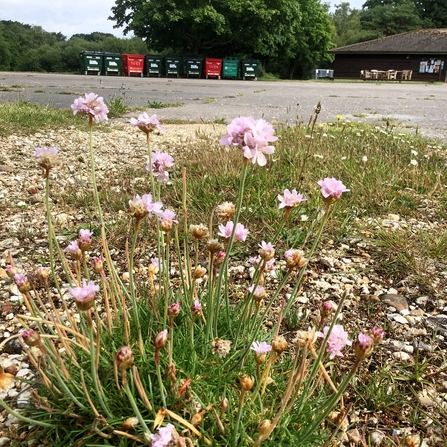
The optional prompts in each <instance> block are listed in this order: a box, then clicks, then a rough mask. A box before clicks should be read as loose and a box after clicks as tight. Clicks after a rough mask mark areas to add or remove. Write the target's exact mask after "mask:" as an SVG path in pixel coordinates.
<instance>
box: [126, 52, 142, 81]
mask: <svg viewBox="0 0 447 447" xmlns="http://www.w3.org/2000/svg"><path fill="white" fill-rule="evenodd" d="M122 58H123V73H124V74H125V75H126V76H131V75H137V76H141V77H143V74H144V55H142V54H123V55H122Z"/></svg>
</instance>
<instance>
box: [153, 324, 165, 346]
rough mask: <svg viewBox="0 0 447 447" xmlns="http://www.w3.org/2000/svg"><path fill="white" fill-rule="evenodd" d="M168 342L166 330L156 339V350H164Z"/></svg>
mask: <svg viewBox="0 0 447 447" xmlns="http://www.w3.org/2000/svg"><path fill="white" fill-rule="evenodd" d="M167 341H168V331H167V329H165V330H164V331H161V332H159V333H158V334H157V335H156V336H155V338H154V346H155V349H157V350H158V349H163V348H164V347H165V345H166V342H167Z"/></svg>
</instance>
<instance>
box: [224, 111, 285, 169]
mask: <svg viewBox="0 0 447 447" xmlns="http://www.w3.org/2000/svg"><path fill="white" fill-rule="evenodd" d="M227 131H228V135H226V136H223V137H222V138H221V139H220V144H222V145H224V146H229V145H232V146H237V147H239V148H240V149H241V150H242V151H243V154H244V157H245V158H246V159H251V160H252V163H253V164H254V163H258V164H259V165H260V166H265V164H266V163H267V159H266V158H265V154H273V152H274V151H275V148H274V147H273V146H269V143H270V142H274V141H276V140H277V139H278V138H277V137H275V136H274V135H273V134H274V133H275V131H274V129H273V127H272V126H271V125H270V124H269V123H267V121H265V120H263V119H259V120H255V119H254V118H252V117H251V116H250V117H245V116H243V117H239V118H235V119H234V120H233V121H232V122H231V123H230V124H229V125H228V126H227Z"/></svg>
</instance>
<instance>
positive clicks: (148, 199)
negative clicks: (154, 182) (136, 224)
mask: <svg viewBox="0 0 447 447" xmlns="http://www.w3.org/2000/svg"><path fill="white" fill-rule="evenodd" d="M137 197H138V196H137ZM141 200H142V201H143V204H144V206H145V208H146V211H147V212H148V213H149V214H156V215H157V216H159V215H160V213H161V209H162V208H163V204H162V203H161V202H153V201H152V194H144V195H143V197H142V198H141Z"/></svg>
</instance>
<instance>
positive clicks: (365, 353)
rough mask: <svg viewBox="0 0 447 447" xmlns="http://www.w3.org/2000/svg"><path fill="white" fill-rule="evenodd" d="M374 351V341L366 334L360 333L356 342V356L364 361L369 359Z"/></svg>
mask: <svg viewBox="0 0 447 447" xmlns="http://www.w3.org/2000/svg"><path fill="white" fill-rule="evenodd" d="M373 350H374V341H373V339H372V338H371V337H370V336H369V335H366V334H362V333H360V334H359V335H358V338H357V340H356V342H355V355H356V356H357V358H358V359H359V360H364V359H366V358H367V357H369V356H370V355H371V354H372V352H373Z"/></svg>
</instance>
